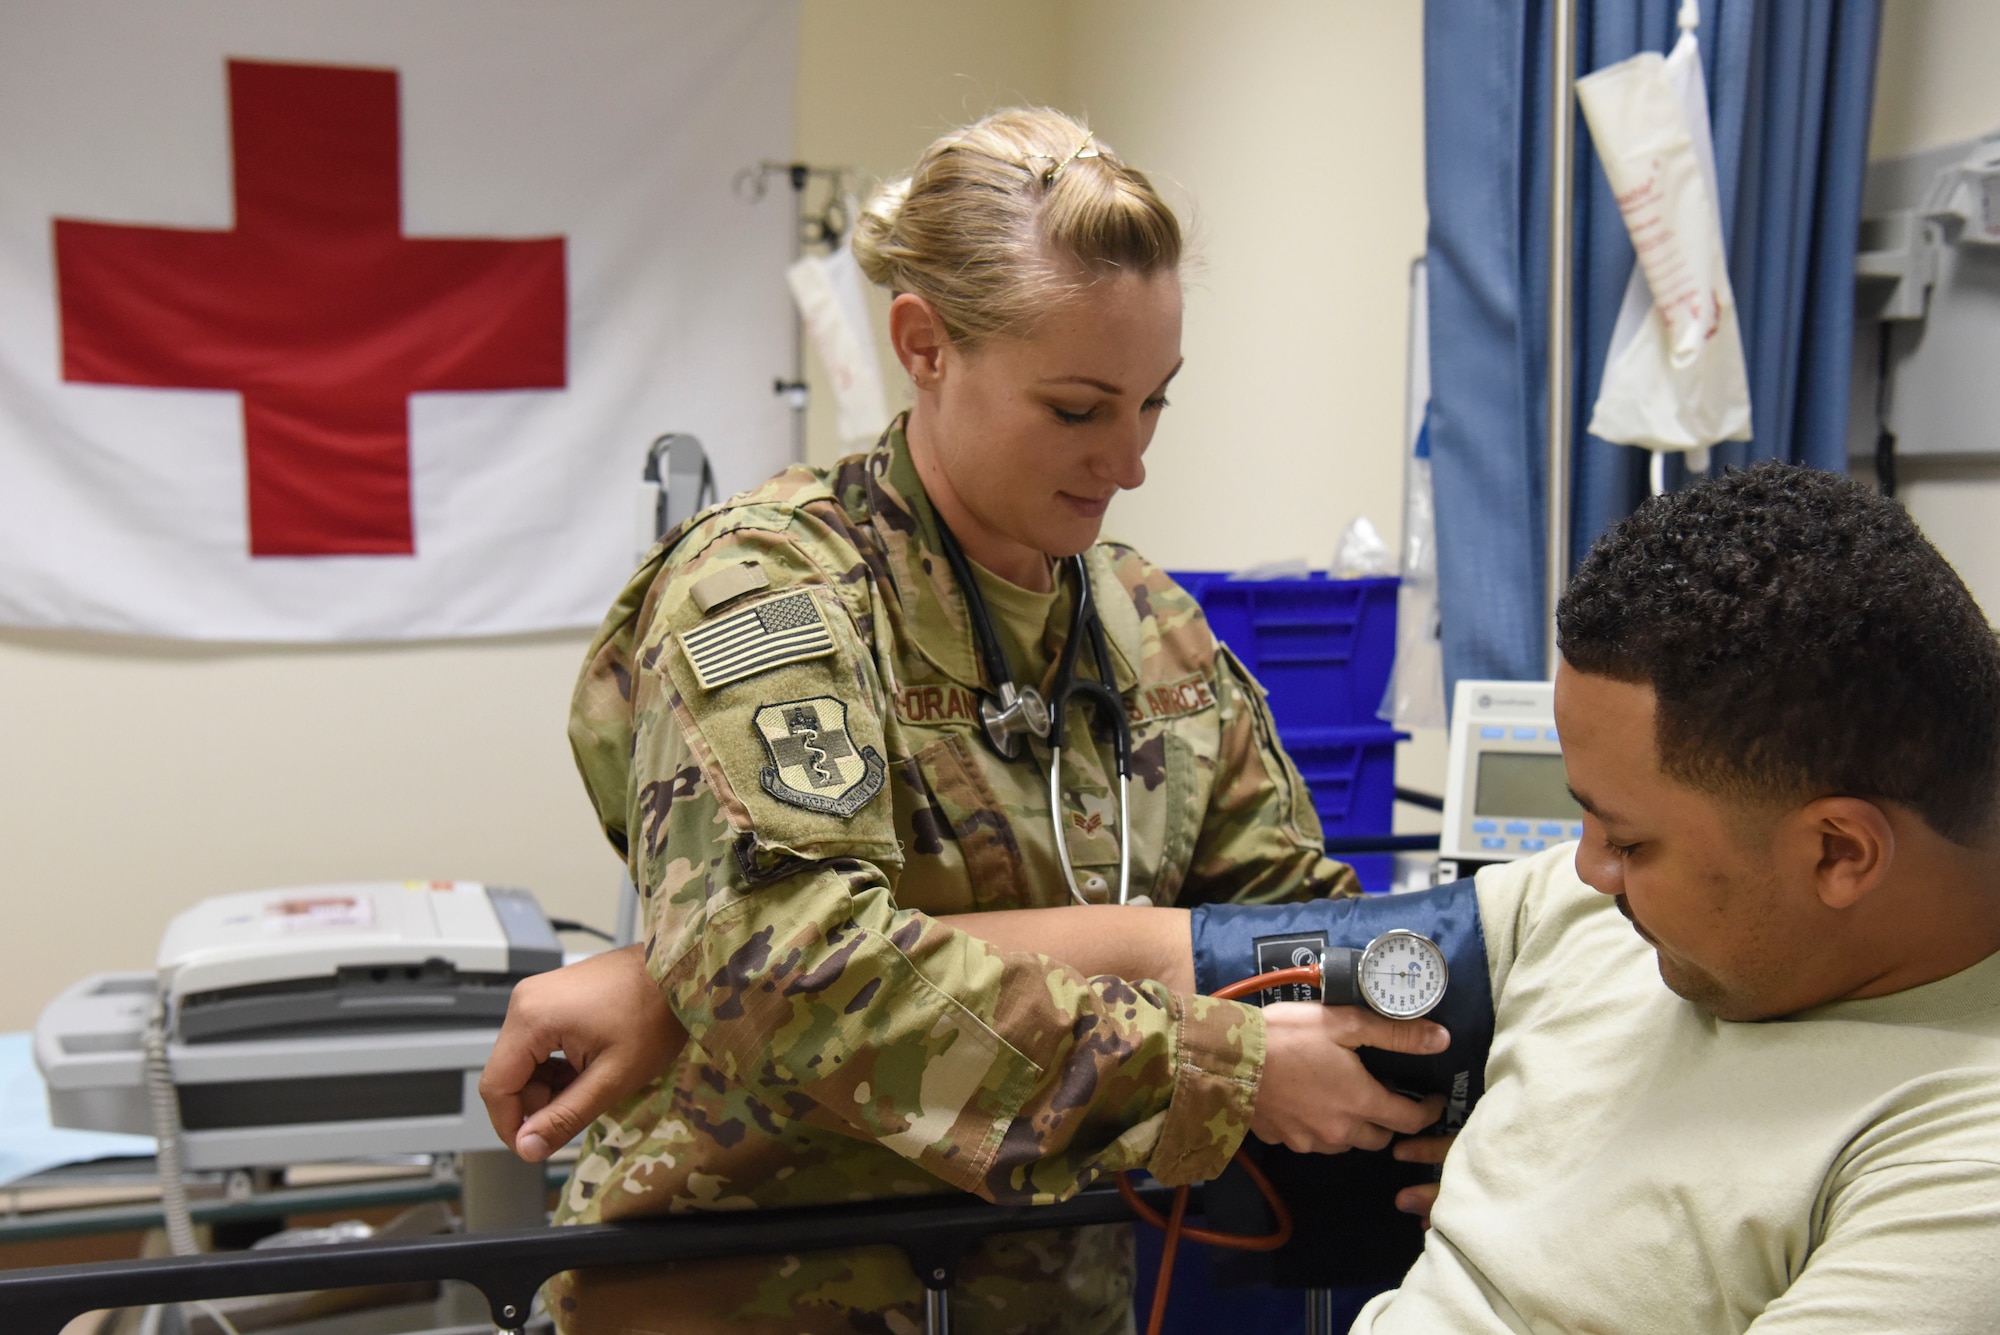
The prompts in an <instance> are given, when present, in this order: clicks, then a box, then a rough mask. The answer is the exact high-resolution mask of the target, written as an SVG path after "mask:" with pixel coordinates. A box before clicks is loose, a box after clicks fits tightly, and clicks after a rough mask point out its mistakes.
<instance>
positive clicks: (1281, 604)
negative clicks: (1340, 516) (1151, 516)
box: [1173, 571, 1398, 829]
mask: <svg viewBox="0 0 2000 1335" xmlns="http://www.w3.org/2000/svg"><path fill="white" fill-rule="evenodd" d="M1173 578H1174V579H1175V581H1176V582H1178V583H1179V584H1180V585H1181V587H1182V588H1184V589H1186V590H1187V591H1188V592H1189V593H1191V594H1193V595H1194V598H1195V601H1196V602H1198V603H1200V604H1201V610H1202V611H1203V612H1204V613H1206V614H1207V616H1208V624H1209V626H1210V627H1211V628H1212V629H1213V630H1214V631H1215V636H1216V638H1217V639H1219V640H1221V641H1222V642H1223V643H1224V644H1226V645H1228V646H1229V647H1230V649H1231V650H1233V651H1234V652H1235V654H1236V656H1237V657H1238V658H1240V659H1242V660H1243V665H1244V666H1245V667H1247V668H1249V669H1250V672H1251V675H1253V676H1255V677H1256V678H1257V682H1258V684H1259V685H1261V686H1262V687H1263V688H1264V693H1265V694H1266V695H1268V696H1270V698H1271V714H1272V717H1273V718H1275V719H1276V720H1277V722H1278V728H1279V730H1280V731H1281V732H1284V733H1285V734H1286V735H1287V736H1289V735H1290V732H1291V730H1292V729H1295V728H1352V727H1375V726H1379V724H1380V720H1379V719H1377V718H1376V717H1375V711H1376V709H1378V708H1379V707H1380V706H1381V704H1382V692H1383V690H1384V689H1385V688H1386V687H1387V686H1388V684H1389V668H1390V666H1391V664H1393V663H1394V661H1395V658H1396V585H1397V583H1398V581H1397V580H1396V579H1395V578H1393V577H1391V578H1386V579H1328V578H1327V577H1326V575H1325V574H1323V573H1315V574H1313V575H1311V576H1310V577H1308V578H1304V579H1258V580H1233V579H1230V578H1229V577H1228V575H1227V574H1222V573H1216V572H1212V571H1187V572H1183V573H1175V574H1174V576H1173ZM1385 819H1386V818H1385ZM1353 828H1357V829H1365V828H1368V827H1365V826H1357V827H1353ZM1382 828H1383V829H1387V828H1388V826H1387V825H1386V824H1385V825H1383V827H1382Z"/></svg>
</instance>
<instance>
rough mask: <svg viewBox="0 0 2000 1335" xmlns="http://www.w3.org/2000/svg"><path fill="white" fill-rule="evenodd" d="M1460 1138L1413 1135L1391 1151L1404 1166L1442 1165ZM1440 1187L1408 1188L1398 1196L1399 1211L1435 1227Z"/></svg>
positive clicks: (1421, 1185)
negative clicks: (1433, 1209)
mask: <svg viewBox="0 0 2000 1335" xmlns="http://www.w3.org/2000/svg"><path fill="white" fill-rule="evenodd" d="M1457 1139H1458V1133H1457V1132H1455V1131H1454V1132H1453V1133H1452V1134H1451V1135H1448V1136H1412V1137H1410V1139H1408V1140H1399V1141H1397V1142H1396V1148H1395V1149H1393V1150H1391V1151H1389V1153H1390V1154H1392V1155H1393V1156H1394V1157H1396V1158H1397V1159H1400V1160H1401V1161H1402V1162H1404V1163H1430V1164H1441V1163H1443V1162H1444V1156H1445V1155H1447V1154H1450V1153H1451V1143H1452V1142H1453V1141H1455V1140H1457ZM1437 1198H1438V1184H1437V1183H1435V1182H1420V1183H1418V1184H1417V1185H1416V1186H1414V1187H1404V1188H1403V1189H1402V1190H1401V1191H1399V1192H1397V1193H1396V1208H1397V1209H1398V1210H1401V1211H1402V1212H1403V1213H1404V1214H1413V1215H1416V1216H1417V1217H1418V1218H1420V1219H1422V1220H1423V1221H1424V1227H1425V1228H1429V1227H1430V1226H1431V1207H1432V1206H1433V1205H1436V1204H1437Z"/></svg>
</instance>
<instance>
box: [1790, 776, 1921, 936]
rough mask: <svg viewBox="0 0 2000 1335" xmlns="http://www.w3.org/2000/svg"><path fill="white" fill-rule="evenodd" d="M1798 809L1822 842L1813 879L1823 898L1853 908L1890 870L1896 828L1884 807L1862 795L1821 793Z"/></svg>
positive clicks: (1838, 906) (1835, 905)
mask: <svg viewBox="0 0 2000 1335" xmlns="http://www.w3.org/2000/svg"><path fill="white" fill-rule="evenodd" d="M1797 814H1798V816H1799V817H1800V818H1801V819H1803V820H1804V821H1805V822H1806V824H1807V829H1808V830H1809V831H1810V832H1811V835H1812V836H1813V837H1814V838H1816V839H1817V840H1818V843H1819V862H1818V865H1817V866H1816V867H1815V868H1814V869H1813V881H1814V888H1815V889H1816V890H1817V891H1818V893H1819V900H1820V902H1821V903H1822V904H1824V905H1826V906H1827V907H1828V908H1830V909H1847V908H1852V907H1854V906H1855V905H1856V904H1858V903H1860V902H1861V901H1862V899H1864V898H1866V897H1867V895H1868V894H1869V892H1871V891H1873V890H1874V889H1875V887H1876V886H1878V885H1880V884H1881V883H1882V881H1883V880H1884V878H1886V877H1887V876H1888V874H1889V864H1890V863H1891V862H1893V861H1895V858H1896V832H1895V829H1894V827H1892V826H1891V825H1890V824H1889V817H1888V816H1887V814H1885V813H1884V812H1883V810H1882V808H1881V807H1878V806H1876V805H1875V804H1874V803H1873V802H1869V801H1865V800H1864V799H1862V798H1859V797H1821V798H1816V799H1815V800H1813V801H1811V802H1808V803H1806V804H1805V806H1803V807H1801V808H1800V809H1799V811H1798V813H1797Z"/></svg>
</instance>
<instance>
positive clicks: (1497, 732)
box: [1479, 725, 1507, 740]
mask: <svg viewBox="0 0 2000 1335" xmlns="http://www.w3.org/2000/svg"><path fill="white" fill-rule="evenodd" d="M1479 735H1480V736H1481V737H1485V738H1487V739H1489V740H1497V739H1498V738H1501V737H1505V736H1506V735H1507V730H1506V729H1505V728H1495V727H1492V726H1490V725H1489V726H1487V727H1484V728H1481V729H1480V730H1479Z"/></svg>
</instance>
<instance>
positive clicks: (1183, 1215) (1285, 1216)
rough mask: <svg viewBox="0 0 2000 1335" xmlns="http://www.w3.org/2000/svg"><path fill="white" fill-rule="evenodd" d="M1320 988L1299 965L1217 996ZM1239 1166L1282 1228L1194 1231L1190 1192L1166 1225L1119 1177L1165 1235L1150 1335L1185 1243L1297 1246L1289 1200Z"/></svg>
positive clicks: (1310, 969)
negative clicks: (1271, 989) (1190, 1218)
mask: <svg viewBox="0 0 2000 1335" xmlns="http://www.w3.org/2000/svg"><path fill="white" fill-rule="evenodd" d="M1320 983H1321V979H1320V968H1319V965H1317V964H1298V965H1294V966H1292V967H1291V968H1288V969H1273V970H1272V971H1271V972H1269V973H1260V974H1258V975H1257V976H1256V977H1254V978H1245V979H1244V980H1243V981H1242V982H1239V983H1231V984H1229V986H1227V987H1221V988H1217V989H1216V991H1215V995H1216V996H1218V997H1220V998H1222V999H1223V1000H1225V1001H1233V1000H1235V999H1236V998H1238V997H1242V996H1246V995H1248V994H1249V993H1252V992H1262V991H1263V990H1264V989H1265V988H1269V987H1285V986H1288V985H1291V984H1305V985H1307V986H1311V987H1318V986H1320ZM1235 1162H1237V1163H1239V1164H1241V1165H1242V1166H1243V1171H1244V1172H1246V1173H1248V1174H1249V1175H1250V1180H1251V1181H1252V1182H1254V1183H1256V1184H1257V1190H1258V1191H1260V1192H1262V1193H1263V1196H1264V1201H1265V1203H1266V1204H1267V1205H1269V1206H1270V1207H1271V1215H1272V1217H1273V1218H1275V1219H1276V1220H1277V1222H1278V1226H1277V1228H1275V1229H1273V1230H1272V1231H1271V1232H1269V1233H1263V1234H1257V1235H1248V1234H1243V1233H1218V1232H1216V1231H1215V1230H1214V1229H1211V1228H1189V1227H1188V1226H1187V1222H1186V1221H1187V1204H1188V1189H1187V1188H1186V1187H1180V1188H1177V1189H1176V1190H1175V1191H1174V1203H1173V1206H1172V1208H1171V1210H1170V1211H1169V1216H1168V1217H1167V1218H1165V1219H1162V1218H1160V1215H1159V1212H1158V1211H1157V1210H1155V1209H1153V1207H1152V1206H1150V1205H1148V1204H1146V1202H1145V1201H1143V1200H1141V1199H1140V1198H1139V1193H1138V1192H1137V1191H1135V1190H1133V1188H1132V1175H1131V1174H1130V1173H1121V1174H1119V1175H1118V1195H1119V1197H1120V1198H1121V1199H1122V1200H1124V1202H1125V1204H1126V1206H1127V1207H1128V1208H1130V1209H1131V1211H1132V1213H1133V1214H1135V1215H1137V1216H1139V1218H1141V1219H1143V1220H1145V1221H1146V1222H1147V1223H1149V1224H1151V1225H1152V1226H1153V1227H1154V1228H1157V1229H1159V1230H1161V1231H1162V1232H1163V1233H1164V1234H1165V1235H1166V1237H1165V1240H1164V1241H1163V1242H1162V1243H1161V1245H1160V1277H1159V1279H1158V1280H1157V1281H1156V1282H1155V1283H1154V1285H1153V1310H1152V1312H1151V1313H1149V1314H1148V1316H1147V1318H1146V1335H1160V1325H1161V1323H1162V1322H1163V1321H1165V1320H1166V1316H1167V1292H1168V1290H1169V1289H1170V1288H1171V1287H1172V1285H1173V1278H1174V1257H1175V1255H1176V1253H1178V1252H1179V1251H1180V1245H1181V1239H1182V1238H1189V1239H1192V1240H1193V1241H1195V1242H1205V1243H1207V1244H1208V1245H1209V1246H1211V1247H1227V1248H1230V1249H1231V1250H1234V1251H1242V1252H1270V1251H1276V1250H1277V1249H1278V1248H1280V1247H1282V1246H1284V1245H1285V1244H1286V1243H1287V1242H1290V1241H1291V1240H1292V1212H1291V1211H1290V1210H1289V1209H1287V1208H1286V1206H1285V1202H1284V1198H1283V1197H1281V1196H1279V1195H1278V1191H1277V1188H1275V1187H1273V1186H1272V1185H1271V1179H1270V1178H1268V1177H1265V1176H1264V1170H1263V1169H1261V1168H1259V1167H1257V1165H1256V1164H1255V1163H1253V1162H1251V1160H1250V1157H1249V1156H1248V1155H1246V1154H1244V1153H1243V1152H1242V1151H1241V1150H1239V1151H1237V1154H1236V1159H1235Z"/></svg>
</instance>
